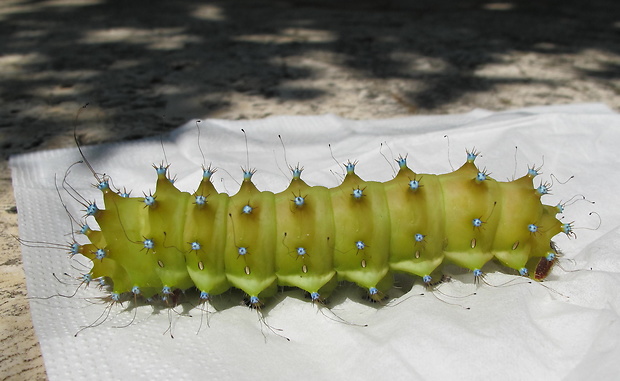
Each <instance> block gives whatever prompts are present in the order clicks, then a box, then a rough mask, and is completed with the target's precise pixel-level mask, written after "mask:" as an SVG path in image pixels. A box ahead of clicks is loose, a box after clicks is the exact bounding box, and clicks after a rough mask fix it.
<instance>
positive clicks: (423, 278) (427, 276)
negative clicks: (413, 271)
mask: <svg viewBox="0 0 620 381" xmlns="http://www.w3.org/2000/svg"><path fill="white" fill-rule="evenodd" d="M432 281H433V278H432V277H431V276H430V275H424V276H423V277H422V282H424V283H426V284H430V283H431V282H432Z"/></svg>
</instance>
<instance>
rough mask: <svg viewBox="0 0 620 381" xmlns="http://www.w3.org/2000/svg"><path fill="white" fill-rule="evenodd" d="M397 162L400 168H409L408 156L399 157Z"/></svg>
mask: <svg viewBox="0 0 620 381" xmlns="http://www.w3.org/2000/svg"><path fill="white" fill-rule="evenodd" d="M396 162H397V163H398V166H399V167H400V168H407V156H405V157H402V156H399V157H398V159H396Z"/></svg>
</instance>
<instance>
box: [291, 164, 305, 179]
mask: <svg viewBox="0 0 620 381" xmlns="http://www.w3.org/2000/svg"><path fill="white" fill-rule="evenodd" d="M303 170H304V169H303V168H300V167H299V166H297V167H295V168H291V172H292V173H293V180H299V179H301V172H302V171H303Z"/></svg>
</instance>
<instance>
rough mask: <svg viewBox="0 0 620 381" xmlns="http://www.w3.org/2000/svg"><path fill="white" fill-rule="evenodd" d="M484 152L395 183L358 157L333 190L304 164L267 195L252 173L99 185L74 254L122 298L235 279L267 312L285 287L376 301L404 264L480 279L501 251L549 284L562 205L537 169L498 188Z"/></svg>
mask: <svg viewBox="0 0 620 381" xmlns="http://www.w3.org/2000/svg"><path fill="white" fill-rule="evenodd" d="M474 160H475V153H468V159H467V161H466V162H465V164H463V165H462V166H461V167H460V168H459V169H457V170H455V171H453V172H451V173H447V174H441V175H433V174H416V173H415V172H413V171H412V170H411V169H410V168H408V167H407V164H406V159H405V158H402V157H401V158H399V159H398V160H397V162H398V164H399V166H400V169H399V171H398V173H397V174H396V176H395V177H394V178H393V179H391V180H389V181H386V182H384V183H380V182H375V181H365V180H363V179H361V178H360V177H359V176H358V175H357V174H356V173H355V164H354V163H347V164H346V165H345V168H346V171H347V173H346V176H345V178H344V180H343V181H342V183H341V184H340V185H338V186H337V187H334V188H326V187H323V186H309V185H308V184H306V183H305V182H304V181H303V180H302V179H301V172H302V169H300V168H299V167H297V168H292V173H293V179H292V180H291V182H290V184H289V186H288V187H287V188H286V189H285V190H284V191H282V192H280V193H275V194H274V193H273V192H269V191H260V190H258V189H257V188H256V186H255V185H254V184H253V183H252V175H253V173H254V171H252V170H244V176H243V182H242V184H241V186H240V189H239V191H238V192H237V193H236V194H234V195H232V196H228V195H227V194H225V193H218V192H217V191H216V189H215V188H214V186H213V184H212V183H211V175H212V174H213V172H214V171H213V170H212V169H211V168H208V169H205V170H204V173H203V179H202V181H201V183H200V185H199V187H198V189H197V190H196V191H195V192H194V193H192V194H190V193H187V192H181V191H180V190H178V189H177V188H176V187H175V186H174V184H173V181H172V180H171V179H170V178H168V176H167V167H164V166H163V165H161V166H159V167H156V171H157V184H156V190H155V192H154V193H153V194H144V197H128V195H127V194H125V193H120V192H118V193H117V192H114V191H112V190H111V189H110V187H109V186H107V185H105V186H98V188H99V189H100V190H101V191H102V192H103V199H104V203H105V209H98V208H95V209H96V210H92V211H90V212H87V214H88V215H91V216H93V217H94V218H95V219H96V220H97V223H98V225H99V227H100V230H90V229H89V228H87V229H84V234H85V235H86V236H87V237H88V238H89V240H90V243H89V244H86V245H81V246H79V245H78V246H79V247H78V248H76V249H75V250H73V249H72V252H73V251H76V253H81V254H83V255H85V256H86V257H88V258H90V259H91V260H92V261H93V268H92V270H91V272H90V274H88V275H89V277H91V278H93V279H95V278H100V279H105V282H106V284H109V285H111V291H112V295H111V296H112V299H113V300H119V299H120V298H121V296H122V295H132V294H133V295H140V296H141V297H144V298H147V299H148V298H152V297H154V296H159V297H161V298H162V299H164V300H167V298H168V297H169V296H172V295H173V294H174V293H175V292H177V290H186V289H189V288H193V287H195V288H197V289H198V290H199V291H200V293H201V296H200V297H201V299H205V300H207V299H209V298H210V297H211V296H212V295H217V294H221V293H223V292H225V291H227V290H228V289H229V288H231V287H235V288H238V289H241V290H243V291H244V292H245V293H246V294H247V295H248V296H249V304H250V305H251V306H253V307H259V306H260V305H261V304H262V300H263V299H265V298H268V297H270V296H273V295H274V294H275V293H276V292H277V287H278V286H292V287H297V288H300V289H303V290H305V291H306V292H308V293H309V294H310V297H311V299H312V300H313V301H321V300H323V299H324V298H326V297H328V296H329V295H330V293H331V292H332V291H333V290H334V288H335V287H336V286H337V284H338V282H339V281H342V280H345V281H349V282H353V283H356V284H357V285H359V286H360V287H362V288H364V289H366V290H367V292H368V294H369V296H370V298H371V299H372V300H377V301H378V300H381V299H382V298H383V295H384V293H385V292H386V291H387V290H388V289H389V288H391V287H392V282H393V274H394V273H395V272H403V273H407V274H412V275H416V276H419V277H421V278H422V280H423V281H424V282H425V283H426V284H427V285H430V284H432V281H433V279H432V274H433V273H434V272H435V271H436V270H437V268H438V267H439V266H440V265H441V264H442V263H444V261H447V262H452V263H454V264H456V265H458V266H460V267H463V268H466V269H468V270H470V271H472V272H473V274H474V276H475V277H476V278H477V277H479V276H481V275H482V274H483V272H482V268H483V266H484V265H485V264H486V263H487V262H489V261H491V260H493V259H494V258H495V259H497V260H499V261H500V262H501V263H502V264H504V265H505V266H507V267H510V268H512V269H514V270H515V271H517V272H518V273H519V274H521V275H524V276H530V277H532V278H534V279H536V280H542V279H544V278H545V277H546V276H547V275H548V273H549V272H550V270H551V268H552V266H553V264H554V263H555V261H556V260H557V254H558V253H557V250H556V249H555V246H554V245H553V243H552V242H551V239H552V238H553V237H554V236H555V235H556V234H558V233H560V232H562V231H564V232H566V231H567V230H568V232H570V229H566V228H564V227H563V225H562V224H561V223H560V221H559V220H558V219H556V218H555V215H556V214H557V213H558V212H560V210H559V209H558V208H557V207H555V206H549V205H544V204H542V203H541V197H542V196H543V195H544V194H546V193H547V192H546V191H544V190H545V189H547V188H545V189H543V191H541V188H540V187H539V188H535V187H534V184H533V178H534V177H535V174H533V173H531V171H530V172H528V174H527V175H525V176H523V177H521V178H518V179H516V180H514V181H508V182H498V181H496V180H495V179H493V178H492V177H491V176H490V174H489V173H487V172H486V171H484V170H482V171H481V170H480V169H479V168H477V167H476V165H475V164H474ZM106 184H107V182H106ZM93 205H94V204H93ZM567 234H568V233H567Z"/></svg>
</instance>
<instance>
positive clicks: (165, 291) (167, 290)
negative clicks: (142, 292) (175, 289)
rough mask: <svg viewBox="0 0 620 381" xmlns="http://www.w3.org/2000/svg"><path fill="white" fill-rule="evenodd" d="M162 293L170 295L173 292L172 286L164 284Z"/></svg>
mask: <svg viewBox="0 0 620 381" xmlns="http://www.w3.org/2000/svg"><path fill="white" fill-rule="evenodd" d="M161 293H162V294H164V295H170V294H172V289H171V288H170V287H168V286H164V287H162V289H161Z"/></svg>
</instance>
